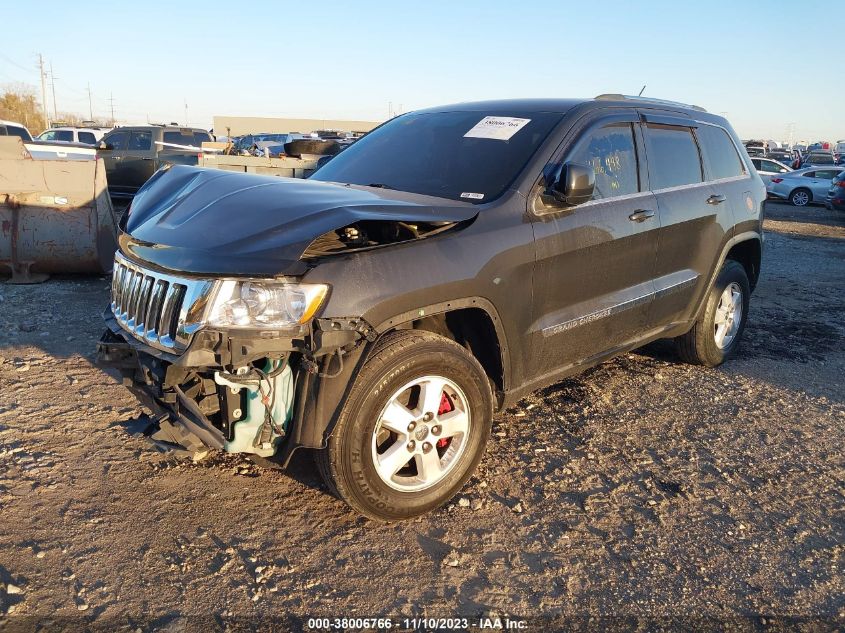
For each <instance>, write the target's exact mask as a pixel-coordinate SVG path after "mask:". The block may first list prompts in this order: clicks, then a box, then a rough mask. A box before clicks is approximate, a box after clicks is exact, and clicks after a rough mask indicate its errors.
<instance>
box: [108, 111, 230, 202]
mask: <svg viewBox="0 0 845 633" xmlns="http://www.w3.org/2000/svg"><path fill="white" fill-rule="evenodd" d="M211 140H213V139H212V138H211V135H210V134H209V133H208V132H206V131H205V130H202V129H196V128H180V127H174V126H166V125H142V126H127V127H119V128H115V129H114V130H112V131H111V132H109V133H108V134H106V135H105V136H104V137H103V140H101V141H100V143H99V144H98V145H97V154H98V156H100V157H101V158H102V159H103V162H104V163H105V165H106V179H107V180H108V186H109V194H110V195H111V197H112V198H131V197H132V196H134V195H135V193H136V192H137V191H138V189H140V188H141V186H142V185H143V184H144V183H145V182H147V180H149V179H150V177H151V176H152V175H153V174H154V173H155V172H156V170H157V169H158V168H159V167H161V166H162V165H167V164H174V165H196V164H197V156H198V154H199V150H200V148H201V147H202V143H203V142H204V141H211Z"/></svg>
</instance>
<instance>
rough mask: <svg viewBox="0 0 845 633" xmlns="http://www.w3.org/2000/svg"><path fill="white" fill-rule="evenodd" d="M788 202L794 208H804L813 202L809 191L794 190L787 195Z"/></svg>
mask: <svg viewBox="0 0 845 633" xmlns="http://www.w3.org/2000/svg"><path fill="white" fill-rule="evenodd" d="M789 201H790V202H791V203H792V204H793V206H796V207H806V206H807V205H808V204H810V203H811V202H812V201H813V194H812V192H811V191H810V190H809V189H796V190H795V191H793V192H792V193H791V194H789Z"/></svg>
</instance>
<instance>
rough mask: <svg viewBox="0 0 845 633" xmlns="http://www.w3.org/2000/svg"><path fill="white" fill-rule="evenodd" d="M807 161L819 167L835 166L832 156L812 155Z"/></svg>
mask: <svg viewBox="0 0 845 633" xmlns="http://www.w3.org/2000/svg"><path fill="white" fill-rule="evenodd" d="M807 160H808V162H812V163H816V164H817V165H832V164H833V156H832V155H830V154H810V156H809V158H808V159H807Z"/></svg>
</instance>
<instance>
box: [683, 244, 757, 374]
mask: <svg viewBox="0 0 845 633" xmlns="http://www.w3.org/2000/svg"><path fill="white" fill-rule="evenodd" d="M750 298H751V286H750V284H749V283H748V275H747V274H746V272H745V268H744V267H743V265H742V264H740V263H739V262H737V261H734V260H732V259H729V260H727V261H726V262H725V264H724V266H722V270H720V271H719V275H718V276H717V277H716V282H715V283H714V284H713V287H712V288H711V289H710V293H709V295H708V297H707V304H706V305H705V307H704V312H703V313H702V314H701V316H699V318H698V319H697V320H696V322H695V324H694V325H693V326H692V329H691V330H690V331H689V332H687V333H686V334H683V335H682V336H679V337H677V338H676V339H675V346H676V349H677V350H678V355H679V356H680V357H681V359H682V360H683V361H685V362H687V363H691V364H693V365H705V366H707V367H716V366H717V365H721V364H722V363H723V362H725V360H727V359H728V358H730V357H731V356H733V354H734V353H736V349H737V347H739V341H740V339H741V338H742V333H743V331H744V330H745V323H746V321H747V320H748V305H749V300H750Z"/></svg>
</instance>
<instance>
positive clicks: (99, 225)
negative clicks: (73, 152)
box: [0, 136, 117, 283]
mask: <svg viewBox="0 0 845 633" xmlns="http://www.w3.org/2000/svg"><path fill="white" fill-rule="evenodd" d="M116 237H117V226H116V217H115V212H114V209H113V208H112V205H111V200H110V199H109V195H108V189H107V188H106V170H105V167H104V165H103V161H102V159H98V158H97V157H96V156H93V157H92V158H91V159H89V160H79V159H77V160H61V159H34V158H33V157H32V155H31V154H30V153H29V152H28V151H27V149H26V148H25V147H24V145H23V143H22V142H21V139H19V138H17V137H11V136H0V275H4V274H8V273H11V279H10V280H9V281H10V282H11V283H37V282H40V281H44V279H46V278H47V275H46V274H45V273H102V272H107V271H109V270H111V265H112V259H113V257H114V251H115V249H116V248H117V245H116Z"/></svg>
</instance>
